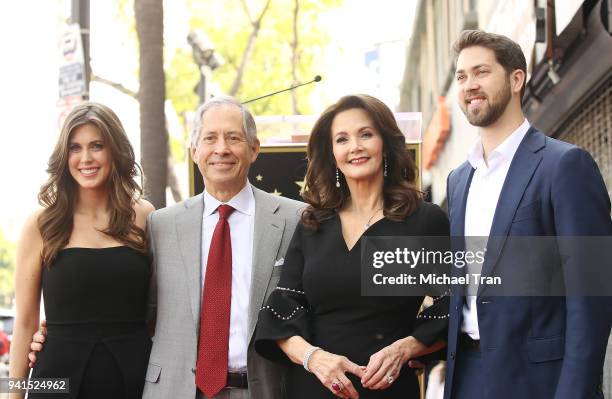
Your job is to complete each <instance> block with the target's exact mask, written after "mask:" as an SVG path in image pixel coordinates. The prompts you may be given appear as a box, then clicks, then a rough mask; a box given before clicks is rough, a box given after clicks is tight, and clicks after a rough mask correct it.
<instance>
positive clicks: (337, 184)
mask: <svg viewBox="0 0 612 399" xmlns="http://www.w3.org/2000/svg"><path fill="white" fill-rule="evenodd" d="M336 187H338V188H339V187H340V176H339V172H338V168H336Z"/></svg>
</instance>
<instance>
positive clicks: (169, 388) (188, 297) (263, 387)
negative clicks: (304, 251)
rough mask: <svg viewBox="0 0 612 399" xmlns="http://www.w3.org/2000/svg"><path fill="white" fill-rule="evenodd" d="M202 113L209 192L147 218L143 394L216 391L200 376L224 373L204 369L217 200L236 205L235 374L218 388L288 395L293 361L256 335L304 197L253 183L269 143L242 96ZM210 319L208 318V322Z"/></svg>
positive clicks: (200, 149)
mask: <svg viewBox="0 0 612 399" xmlns="http://www.w3.org/2000/svg"><path fill="white" fill-rule="evenodd" d="M196 117H197V121H198V123H196V126H195V128H194V129H193V133H192V140H191V155H192V158H193V159H194V161H195V162H196V163H197V164H198V168H199V169H200V172H201V173H202V176H203V177H204V185H205V192H204V193H202V194H200V195H197V196H195V197H193V198H190V199H188V200H186V201H183V202H182V203H179V204H176V205H173V206H170V207H168V208H165V209H161V210H158V211H156V212H153V213H152V214H151V215H150V216H149V219H148V224H147V228H148V232H149V239H150V244H149V245H150V248H151V253H152V255H153V277H152V280H151V282H152V286H151V293H150V298H151V303H150V306H149V311H150V314H151V315H156V321H155V336H154V338H153V348H152V351H151V356H150V359H149V366H148V370H147V374H146V382H145V387H144V394H143V398H145V399H154V398H160V399H161V398H164V399H166V398H170V397H172V398H190V399H191V398H195V397H199V398H206V395H205V394H204V393H203V392H202V387H201V384H200V379H201V378H205V377H206V374H207V373H213V372H217V373H218V370H207V369H202V370H197V367H198V365H200V367H201V368H203V367H204V366H203V364H210V362H209V363H203V362H200V360H199V359H198V357H199V356H202V355H203V356H206V355H207V353H203V352H206V350H204V351H203V350H202V348H200V350H199V346H198V341H199V340H201V339H203V338H202V335H201V331H200V328H201V320H202V318H201V316H204V317H206V315H201V312H200V310H201V306H202V303H203V295H204V296H206V289H207V288H206V286H207V285H208V284H211V286H212V283H209V282H208V281H209V280H208V279H209V277H208V275H207V269H208V268H211V267H213V266H212V265H211V262H210V260H208V264H207V258H208V257H209V255H210V256H214V255H212V251H213V247H212V246H211V241H212V240H214V237H213V235H214V234H213V230H214V229H215V227H216V224H217V223H219V219H220V216H219V212H217V208H218V207H219V205H222V204H227V205H230V206H231V207H232V208H233V212H231V214H230V216H229V217H228V219H227V220H228V223H229V230H230V233H229V234H230V235H231V255H232V256H231V259H232V260H231V269H232V270H231V314H230V316H229V342H228V344H229V345H228V346H229V348H228V353H227V355H226V357H225V359H227V363H228V364H227V380H226V382H225V384H222V386H224V388H222V389H221V391H220V392H219V393H218V394H216V393H213V394H209V395H213V396H212V397H214V398H223V399H225V398H231V399H235V398H236V399H238V398H245V399H246V398H251V399H275V398H278V399H280V398H281V389H282V387H281V384H282V372H283V369H282V367H281V366H279V365H277V364H274V363H271V362H269V361H267V360H265V359H264V358H262V357H260V356H259V355H258V354H257V353H256V352H255V350H254V349H253V346H252V343H251V340H252V338H253V332H254V330H255V324H256V322H257V314H258V312H259V309H260V308H261V307H262V305H263V303H264V300H265V298H267V296H268V295H269V294H270V293H271V292H272V290H274V288H275V287H276V284H277V282H278V279H279V277H280V271H281V269H282V268H281V267H280V266H281V265H282V263H283V257H284V254H285V252H286V250H287V247H288V245H289V241H290V239H291V236H292V235H293V231H294V229H295V226H296V224H297V223H298V220H299V210H300V209H301V208H302V207H303V206H304V204H302V203H300V202H297V201H293V200H289V199H286V198H282V197H278V196H274V195H271V194H267V193H265V192H263V191H261V190H259V189H257V188H255V187H252V186H251V185H250V184H249V181H248V179H247V176H248V171H249V167H250V165H251V164H252V163H253V162H254V161H255V159H256V158H257V155H258V153H259V141H258V139H257V136H256V127H255V122H254V120H253V117H252V116H251V114H250V113H249V112H248V111H247V110H246V109H245V108H244V107H243V106H242V105H241V104H240V103H239V102H238V101H236V100H235V99H233V98H231V97H215V98H213V99H212V100H210V101H208V102H207V103H206V104H204V105H203V106H201V107H200V109H199V110H198V112H197V115H196ZM215 234H216V233H215ZM203 286H204V287H203ZM228 306H229V305H228ZM207 309H209V308H208V307H207ZM226 313H227V312H226ZM211 322H212V321H211ZM207 323H209V321H207V320H206V319H204V326H206V325H207ZM205 328H206V327H205ZM225 342H227V341H225ZM200 345H202V344H201V343H200ZM223 355H225V354H223ZM220 366H221V365H220ZM211 368H213V369H216V367H211ZM220 368H222V366H221V367H220ZM224 374H225V373H224ZM196 376H197V378H196ZM196 379H198V384H197V386H196ZM214 391H215V390H213V392H214Z"/></svg>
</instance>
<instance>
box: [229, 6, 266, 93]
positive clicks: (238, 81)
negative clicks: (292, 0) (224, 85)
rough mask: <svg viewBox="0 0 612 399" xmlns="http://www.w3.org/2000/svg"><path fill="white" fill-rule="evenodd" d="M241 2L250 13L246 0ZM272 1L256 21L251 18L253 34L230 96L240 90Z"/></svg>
mask: <svg viewBox="0 0 612 399" xmlns="http://www.w3.org/2000/svg"><path fill="white" fill-rule="evenodd" d="M241 3H242V4H243V7H245V12H246V13H247V15H248V14H249V13H248V8H247V7H246V0H241ZM270 3H271V0H267V1H266V4H265V5H264V8H263V9H262V10H261V13H260V14H259V17H258V18H257V20H256V21H252V20H251V25H252V26H253V30H252V31H251V34H250V35H249V39H248V41H247V44H246V47H245V49H244V52H243V53H242V60H241V61H240V66H239V67H238V70H237V71H236V78H235V79H234V83H232V88H231V89H230V92H229V94H230V96H232V97H234V96H236V93H238V90H240V85H241V84H242V76H243V75H244V70H245V68H246V64H247V62H248V60H249V58H251V53H252V52H253V47H254V46H255V41H256V40H257V35H259V29H260V28H261V21H262V20H263V17H264V16H265V15H266V12H267V11H268V8H269V7H270ZM249 19H250V16H249Z"/></svg>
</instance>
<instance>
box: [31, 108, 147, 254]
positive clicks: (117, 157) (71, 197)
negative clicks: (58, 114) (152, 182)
mask: <svg viewBox="0 0 612 399" xmlns="http://www.w3.org/2000/svg"><path fill="white" fill-rule="evenodd" d="M87 124H89V125H93V126H95V127H96V128H97V129H98V131H99V132H100V134H101V135H102V138H103V140H104V143H105V145H106V146H107V147H108V149H109V153H110V159H111V172H110V175H109V178H108V181H107V189H108V200H109V205H108V206H109V210H110V217H109V223H108V227H107V228H106V229H104V230H102V232H103V233H104V234H106V235H108V236H110V237H112V238H114V239H116V240H117V241H119V242H121V243H123V244H125V245H127V246H129V247H132V248H134V249H136V250H138V251H141V252H146V250H147V247H146V241H145V232H144V230H143V229H141V228H140V227H138V226H137V225H136V223H135V221H136V212H135V211H134V203H135V201H137V200H138V199H139V198H140V196H141V195H142V189H141V186H140V185H139V184H138V183H137V182H136V180H135V179H134V178H135V177H136V176H141V183H142V173H141V169H140V166H138V164H137V163H136V161H135V156H134V149H133V148H132V145H131V144H130V142H129V140H128V137H127V135H126V133H125V130H124V129H123V125H122V124H121V121H119V118H118V117H117V115H115V113H114V112H113V111H112V110H111V109H110V108H108V107H107V106H105V105H102V104H99V103H95V102H85V103H82V104H79V105H77V106H76V107H75V108H74V109H73V110H72V111H71V112H70V113H69V114H68V116H67V117H66V120H65V122H64V125H63V126H62V129H61V131H60V135H59V139H58V140H57V143H56V144H55V149H54V150H53V153H52V154H51V157H50V158H49V164H48V167H47V173H48V174H49V179H48V180H47V182H46V183H45V184H43V185H42V187H41V188H40V192H39V193H38V202H39V203H40V204H41V205H42V206H43V207H44V208H45V209H44V210H43V211H42V213H41V214H40V216H39V217H38V228H39V230H40V234H41V236H42V239H43V249H42V259H43V264H45V265H47V266H50V265H51V264H52V263H53V262H54V260H55V258H56V257H57V254H58V252H59V251H60V250H61V249H62V248H64V247H65V246H66V245H68V241H69V240H70V236H71V234H72V229H73V224H74V211H75V206H76V202H77V193H78V184H77V183H76V182H75V180H74V178H73V177H72V175H71V174H70V171H69V169H68V153H69V147H70V138H71V135H72V133H73V132H74V131H75V130H76V129H77V128H78V127H80V126H83V125H87Z"/></svg>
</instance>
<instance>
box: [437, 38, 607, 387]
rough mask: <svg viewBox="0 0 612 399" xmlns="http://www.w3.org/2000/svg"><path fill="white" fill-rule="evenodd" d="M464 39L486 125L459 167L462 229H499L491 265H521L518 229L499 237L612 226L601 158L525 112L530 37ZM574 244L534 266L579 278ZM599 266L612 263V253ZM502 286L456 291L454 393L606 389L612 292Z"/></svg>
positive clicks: (456, 193) (456, 188) (455, 217)
mask: <svg viewBox="0 0 612 399" xmlns="http://www.w3.org/2000/svg"><path fill="white" fill-rule="evenodd" d="M454 50H455V53H456V55H457V65H456V73H455V79H456V81H457V84H458V89H459V90H458V100H459V105H460V107H461V109H462V110H463V112H464V113H465V115H466V117H467V119H468V121H469V122H470V123H471V124H472V125H474V126H478V127H479V131H480V137H479V140H478V142H477V143H476V144H475V146H474V148H473V149H472V151H471V152H470V154H469V156H468V160H467V161H466V162H464V163H463V164H462V165H461V166H459V167H458V168H457V169H455V170H454V171H452V172H451V174H450V175H449V177H448V186H447V190H448V193H447V194H448V196H447V198H448V204H449V217H450V222H451V235H452V236H465V237H467V236H478V237H489V248H487V249H488V250H487V253H486V256H485V260H484V264H483V266H482V275H483V276H492V275H503V274H506V275H512V274H513V273H515V274H516V273H519V271H518V268H517V269H512V267H517V265H519V260H518V259H519V258H517V257H520V256H521V255H520V254H516V253H511V251H509V250H507V249H508V248H506V251H504V242H506V244H505V245H506V247H507V245H508V244H507V241H508V240H506V241H504V240H498V239H497V238H498V237H511V236H548V237H547V238H551V237H552V238H553V239H555V240H559V237H567V236H611V235H612V221H611V219H610V198H609V196H608V193H607V190H606V187H605V185H604V182H603V179H602V177H601V174H600V172H599V169H598V168H597V165H596V164H595V162H594V160H593V158H592V157H591V156H590V155H589V154H588V153H587V152H586V151H584V150H582V149H580V148H578V147H576V146H573V145H570V144H567V143H564V142H561V141H558V140H555V139H552V138H550V137H547V136H546V135H545V134H544V133H542V132H540V131H539V130H537V129H536V128H535V127H533V126H531V125H530V124H529V122H528V121H527V120H526V119H525V116H524V115H523V112H522V110H521V97H522V94H523V91H524V88H525V80H526V61H525V56H524V55H523V52H522V51H521V48H520V46H519V45H518V44H517V43H515V42H513V41H512V40H510V39H508V38H507V37H504V36H501V35H496V34H491V33H486V32H482V31H464V32H462V34H461V36H460V37H459V38H458V40H457V41H456V43H455V48H454ZM493 237H495V238H494V239H492V238H493ZM554 237H557V238H554ZM495 240H497V241H495ZM493 242H495V243H496V244H495V245H492V243H493ZM558 247H559V249H558V251H559V252H563V251H564V250H565V249H564V248H561V245H559V246H558ZM567 250H568V251H570V250H571V248H569V249H567ZM559 252H557V253H556V255H559ZM553 255H554V254H553ZM567 255H569V256H567ZM571 255H572V254H571V253H570V254H568V253H563V256H552V257H550V258H546V259H545V260H544V261H540V263H539V264H535V265H534V264H531V265H530V267H531V268H532V269H531V270H532V271H533V272H534V273H535V274H537V275H539V276H542V275H544V276H546V273H551V271H552V273H554V272H555V271H556V272H557V273H559V275H561V276H564V277H565V279H566V280H565V283H568V279H567V277H568V276H570V275H572V276H574V277H576V278H577V279H578V280H579V279H580V274H579V273H573V272H574V271H575V269H572V267H573V266H580V265H579V264H577V263H578V262H580V260H579V259H577V257H575V256H574V257H572V256H571ZM520 262H528V260H525V259H523V260H522V261H520ZM572 262H574V264H571V263H572ZM599 267H601V268H610V267H611V265H610V261H609V259H608V260H606V261H604V262H601V263H600V265H599ZM607 273H609V271H608V272H607ZM571 283H572V284H574V285H576V284H578V285H579V284H580V281H575V280H574V281H571ZM494 291H495V290H494V288H493V287H491V286H489V285H487V284H480V286H479V287H478V288H477V290H475V291H472V292H470V293H468V294H467V295H466V294H464V293H462V292H454V293H453V298H452V301H451V309H450V313H451V314H450V324H449V340H448V365H447V377H446V389H445V394H444V398H445V399H450V398H455V399H480V398H495V399H504V398H512V399H514V398H522V399H526V398H534V399H535V398H537V399H546V398H551V399H552V398H555V399H581V398H584V399H586V398H603V394H602V391H601V375H602V368H603V362H604V357H605V349H606V344H607V341H608V337H609V335H610V325H611V319H612V317H611V313H612V306H611V301H610V297H605V296H599V297H598V296H580V295H574V296H570V295H568V296H535V295H539V294H537V293H536V294H534V295H532V296H527V295H522V296H521V295H518V294H517V295H514V296H496V295H494V294H493V292H494ZM582 294H588V292H587V289H585V290H584V292H582Z"/></svg>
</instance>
